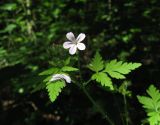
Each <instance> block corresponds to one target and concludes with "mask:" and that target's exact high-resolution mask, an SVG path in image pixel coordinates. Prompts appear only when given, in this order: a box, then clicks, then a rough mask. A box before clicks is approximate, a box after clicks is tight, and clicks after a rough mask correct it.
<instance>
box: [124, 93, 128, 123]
mask: <svg viewBox="0 0 160 125" xmlns="http://www.w3.org/2000/svg"><path fill="white" fill-rule="evenodd" d="M123 100H124V112H125V119H126V125H128V110H127V99H126V95H123Z"/></svg>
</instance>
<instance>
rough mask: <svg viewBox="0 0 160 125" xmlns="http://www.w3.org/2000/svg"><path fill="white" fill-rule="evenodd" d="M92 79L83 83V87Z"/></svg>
mask: <svg viewBox="0 0 160 125" xmlns="http://www.w3.org/2000/svg"><path fill="white" fill-rule="evenodd" d="M91 81H92V79H89V80H88V81H86V82H84V83H83V85H84V86H86V85H87V84H88V83H90V82H91Z"/></svg>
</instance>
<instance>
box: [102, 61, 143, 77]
mask: <svg viewBox="0 0 160 125" xmlns="http://www.w3.org/2000/svg"><path fill="white" fill-rule="evenodd" d="M140 66H141V63H126V62H125V63H123V62H122V61H117V60H111V61H110V62H108V63H106V66H105V69H104V71H103V72H107V73H108V74H109V75H110V76H111V77H112V78H116V79H125V76H124V75H125V74H128V73H129V72H131V71H132V70H134V69H136V68H138V67H140Z"/></svg>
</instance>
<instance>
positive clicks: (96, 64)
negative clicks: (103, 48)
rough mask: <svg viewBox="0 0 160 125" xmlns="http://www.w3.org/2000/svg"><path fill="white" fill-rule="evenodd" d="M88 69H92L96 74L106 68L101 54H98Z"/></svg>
mask: <svg viewBox="0 0 160 125" xmlns="http://www.w3.org/2000/svg"><path fill="white" fill-rule="evenodd" d="M88 68H89V69H91V70H92V71H95V72H99V71H101V70H102V69H103V68H104V62H103V60H102V57H101V55H100V54H99V52H96V54H95V56H94V58H93V60H92V61H91V63H90V64H89V66H88Z"/></svg>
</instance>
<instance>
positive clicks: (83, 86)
mask: <svg viewBox="0 0 160 125" xmlns="http://www.w3.org/2000/svg"><path fill="white" fill-rule="evenodd" d="M77 55H78V67H79V75H80V81H81V83H82V81H83V80H82V72H81V65H80V54H79V53H77ZM89 82H91V79H89V80H88V81H86V82H84V83H83V84H77V83H76V82H75V84H76V85H77V86H78V87H79V88H80V89H82V90H83V92H84V94H85V95H86V96H87V97H88V99H89V100H90V101H91V103H92V104H93V105H94V106H95V107H96V108H97V109H98V111H99V112H100V113H101V115H102V116H103V117H104V118H105V119H106V120H107V121H108V122H109V124H110V125H114V123H113V122H112V120H111V119H110V118H109V117H108V115H107V114H106V113H105V112H104V111H103V109H102V108H101V107H100V106H99V105H98V104H97V103H96V102H95V100H94V99H93V98H92V96H91V95H90V94H89V93H88V91H87V90H86V88H85V86H86V85H87V84H88V83H89Z"/></svg>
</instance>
